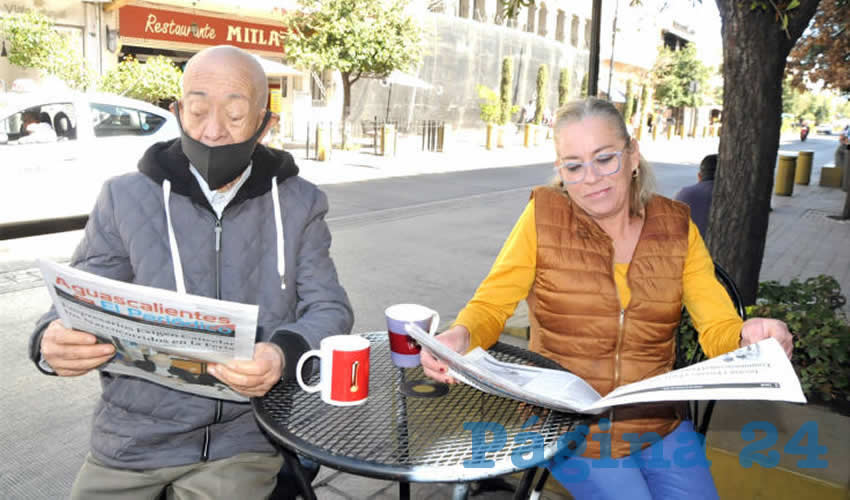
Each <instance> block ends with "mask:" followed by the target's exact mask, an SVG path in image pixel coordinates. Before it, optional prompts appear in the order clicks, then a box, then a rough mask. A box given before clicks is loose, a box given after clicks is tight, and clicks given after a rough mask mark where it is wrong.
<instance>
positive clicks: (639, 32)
mask: <svg viewBox="0 0 850 500" xmlns="http://www.w3.org/2000/svg"><path fill="white" fill-rule="evenodd" d="M617 1H618V2H619V3H620V4H622V5H618V4H616V3H613V4H612V3H608V2H606V4H605V9H604V11H603V15H602V17H601V28H602V30H601V39H600V40H601V44H600V55H601V56H600V79H599V82H598V88H599V90H600V94H603V95H606V96H607V95H608V94H609V93H610V98H611V99H612V100H613V101H615V102H617V101H618V99H619V100H622V96H623V93H624V92H625V82H626V81H628V80H631V81H633V82H634V83H635V88H639V86H640V85H644V84H645V83H646V80H647V75H648V74H649V71H650V70H651V68H652V65H653V64H654V61H655V54H657V50H658V47H659V46H660V45H662V44H663V43H665V40H668V39H674V40H676V39H683V40H687V39H688V37H689V36H690V35H692V31H693V29H692V28H690V27H689V25H687V24H685V23H683V22H682V20H681V19H676V18H673V17H671V16H670V15H665V14H664V13H663V11H662V10H661V9H660V7H659V2H661V0H645V1H644V2H643V3H642V4H641V5H640V6H638V7H631V6H629V5H628V1H627V0H617ZM201 7H202V8H201ZM4 8H5V10H6V11H7V12H9V11H23V10H27V9H37V10H40V11H42V12H44V13H45V14H46V15H47V16H48V17H50V18H51V19H52V20H53V21H54V22H55V23H56V26H57V29H59V30H62V31H63V33H64V34H66V36H69V37H70V38H71V41H72V43H73V45H74V47H76V48H77V50H79V51H80V53H81V54H82V55H83V56H84V57H85V59H86V60H87V61H88V62H89V64H90V66H91V67H92V68H94V69H95V70H96V71H97V72H98V73H100V74H103V73H104V72H106V71H108V70H109V69H111V68H113V67H114V66H115V65H116V64H118V62H119V61H120V60H121V59H122V58H123V57H125V56H128V55H132V56H134V57H136V58H138V59H139V60H140V61H142V62H144V61H145V60H146V58H148V57H151V56H154V55H163V56H167V57H169V58H171V59H172V60H173V61H174V62H175V63H177V64H178V65H182V64H183V63H185V61H186V60H188V58H189V57H191V56H192V54H194V53H196V52H197V51H198V50H201V49H202V48H204V47H208V46H213V45H219V44H232V45H236V46H238V47H241V48H244V49H245V50H248V51H249V52H251V53H253V54H255V55H257V56H259V57H262V58H263V59H265V60H267V61H271V62H273V63H283V62H285V51H286V47H284V46H283V42H282V37H281V33H282V31H283V30H284V29H285V26H283V23H282V21H281V16H282V14H283V13H284V12H285V11H287V10H290V9H295V8H298V5H297V2H296V1H294V0H268V1H265V0H264V1H260V0H242V1H240V2H235V1H228V0H209V1H204V2H203V3H201V2H197V1H192V0H112V1H110V0H83V1H80V0H14V1H11V2H10V3H8V4H7V5H5V6H4ZM409 9H410V13H411V14H412V15H414V16H416V18H417V19H419V20H421V25H422V28H423V44H424V55H423V59H422V62H421V64H420V65H419V67H418V68H411V69H409V70H408V73H410V74H412V75H414V76H416V77H418V78H419V79H420V80H422V81H424V82H426V83H427V85H426V87H427V88H423V87H412V86H406V85H404V84H392V85H388V84H386V82H383V81H381V80H380V79H362V80H360V81H358V82H357V83H356V84H355V85H354V86H353V88H352V99H351V100H352V102H351V122H352V125H353V126H354V127H353V130H355V131H356V130H357V124H358V123H359V122H362V121H366V120H372V119H375V118H377V119H378V120H384V119H389V120H392V121H396V122H398V123H399V127H400V128H402V129H407V130H413V129H414V128H415V124H416V123H417V122H418V121H420V120H442V121H446V122H447V123H450V124H451V125H452V126H454V127H476V126H480V125H481V120H480V117H479V109H480V108H479V98H478V92H477V87H478V86H479V85H484V86H487V87H490V88H493V89H498V86H499V80H500V77H501V64H502V61H503V59H505V58H508V57H509V58H512V59H513V68H514V81H513V83H512V86H511V88H512V99H513V101H514V103H515V104H518V105H520V106H522V105H524V104H526V103H528V102H529V101H530V100H532V99H535V98H536V84H535V82H536V76H537V71H538V68H539V67H540V65H542V64H546V65H547V66H548V69H549V82H548V84H547V86H546V89H545V92H546V102H547V107H548V108H549V110H550V111H553V110H554V109H555V107H556V105H557V99H558V78H559V73H560V71H562V70H566V71H567V72H568V73H569V89H570V90H569V94H570V96H572V97H575V96H578V95H579V94H580V93H581V88H582V80H583V79H584V78H585V75H586V73H587V68H588V59H589V47H590V33H591V1H590V0H579V1H575V0H573V1H570V0H546V1H540V0H537V1H536V2H535V3H534V4H532V5H529V6H522V7H521V8H520V10H519V12H518V14H517V15H516V16H515V17H512V18H508V17H507V16H506V13H505V9H504V6H503V4H502V3H501V1H499V0H414V1H413V2H412V3H411V5H410V6H409ZM615 18H616V23H617V24H616V28H615V26H614V19H615ZM671 37H673V38H671ZM37 77H38V75H37V73H35V72H34V71H33V70H23V69H21V68H17V67H14V66H12V65H10V64H9V63H8V59H7V58H0V80H2V81H3V84H4V87H6V88H8V87H9V86H10V85H11V83H12V82H14V81H15V80H18V79H20V78H33V79H37ZM609 82H610V83H609ZM269 87H270V89H271V91H272V92H271V98H270V106H271V107H272V108H273V109H274V110H275V111H277V112H279V113H281V115H282V122H281V123H282V127H283V130H282V131H283V132H284V133H285V134H288V135H290V136H296V137H297V136H300V135H302V134H303V133H305V132H303V131H306V130H307V122H310V121H325V122H334V123H336V124H338V122H339V117H340V116H341V113H342V85H341V80H340V78H339V75H338V74H336V73H335V72H333V71H327V70H326V71H312V70H300V71H299V72H297V73H294V74H293V73H288V74H285V75H283V74H281V75H276V76H273V77H270V78H269ZM515 119H516V117H515Z"/></svg>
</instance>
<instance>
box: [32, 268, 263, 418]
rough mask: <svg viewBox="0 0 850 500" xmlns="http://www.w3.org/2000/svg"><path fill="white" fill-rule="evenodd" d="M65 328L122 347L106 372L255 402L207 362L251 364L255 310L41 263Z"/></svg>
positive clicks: (255, 323) (206, 395) (249, 306)
mask: <svg viewBox="0 0 850 500" xmlns="http://www.w3.org/2000/svg"><path fill="white" fill-rule="evenodd" d="M38 265H39V268H40V270H41V274H42V277H43V278H44V283H45V285H46V286H47V289H48V292H49V293H50V297H51V299H52V301H53V305H54V306H55V308H56V311H57V313H58V314H59V317H60V318H61V320H62V324H63V325H64V326H65V327H66V328H72V329H74V330H79V331H83V332H88V333H91V334H92V335H94V336H96V337H97V339H98V342H103V343H109V344H112V345H113V346H115V357H113V358H112V359H111V360H110V361H109V362H107V363H106V364H104V365H103V366H101V367H100V368H99V369H100V370H103V371H107V372H110V373H114V374H118V375H128V376H132V377H139V378H143V379H145V380H148V381H151V382H154V383H157V384H161V385H164V386H167V387H170V388H172V389H176V390H180V391H184V392H190V393H193V394H197V395H200V396H205V397H210V398H217V399H228V400H231V401H243V402H244V401H248V398H247V397H245V396H242V395H240V394H238V393H236V392H235V391H233V390H232V389H230V388H229V387H228V386H227V385H225V384H224V383H222V382H221V381H219V380H218V379H217V378H215V377H214V376H212V375H211V374H209V373H208V372H207V364H208V363H210V362H212V363H226V362H227V361H230V360H233V359H251V358H252V357H253V354H254V339H255V335H256V330H257V314H258V310H259V308H258V307H257V306H256V305H247V304H239V303H236V302H227V301H223V300H216V299H211V298H208V297H201V296H196V295H188V294H179V293H177V292H174V291H171V290H163V289H159V288H152V287H146V286H141V285H134V284H131V283H125V282H122V281H116V280H112V279H108V278H103V277H101V276H97V275H94V274H91V273H87V272H85V271H81V270H79V269H74V268H72V267H69V266H66V265H62V264H57V263H54V262H51V261H47V260H39V262H38Z"/></svg>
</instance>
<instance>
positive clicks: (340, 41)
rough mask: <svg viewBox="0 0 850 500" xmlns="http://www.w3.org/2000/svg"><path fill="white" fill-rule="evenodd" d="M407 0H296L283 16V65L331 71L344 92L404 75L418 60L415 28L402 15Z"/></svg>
mask: <svg viewBox="0 0 850 500" xmlns="http://www.w3.org/2000/svg"><path fill="white" fill-rule="evenodd" d="M407 4H408V0H387V1H383V0H298V5H299V8H297V9H292V10H290V11H289V12H288V13H287V14H286V15H284V16H283V24H284V26H287V27H288V28H289V29H288V30H287V31H286V34H285V35H284V37H283V38H284V39H283V42H284V46H285V47H286V57H287V59H288V61H289V62H291V63H294V64H296V65H297V66H301V67H304V68H311V69H335V70H338V71H339V72H340V73H341V74H342V80H343V86H344V87H345V89H346V91H345V96H344V105H343V118H345V117H347V114H348V110H349V102H348V101H349V99H350V95H349V94H350V90H349V89H350V86H351V85H352V84H354V83H355V82H357V80H359V79H360V78H361V76H374V77H384V76H386V75H388V74H390V73H391V72H392V71H393V70H396V69H397V70H402V71H407V70H410V69H411V68H413V67H415V66H416V65H417V64H418V63H419V61H420V59H421V58H422V43H421V40H422V31H421V29H420V27H419V23H417V22H416V20H415V19H414V18H413V17H411V16H409V15H407V14H406V13H405V8H406V7H407Z"/></svg>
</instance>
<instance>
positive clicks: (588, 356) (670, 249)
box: [528, 187, 688, 458]
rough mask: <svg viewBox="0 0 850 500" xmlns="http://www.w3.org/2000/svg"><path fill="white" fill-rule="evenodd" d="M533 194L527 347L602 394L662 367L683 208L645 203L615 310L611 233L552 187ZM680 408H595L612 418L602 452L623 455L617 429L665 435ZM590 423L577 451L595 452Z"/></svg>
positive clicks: (680, 262) (678, 300)
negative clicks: (623, 295)
mask: <svg viewBox="0 0 850 500" xmlns="http://www.w3.org/2000/svg"><path fill="white" fill-rule="evenodd" d="M532 198H534V205H535V219H536V227H537V271H536V275H535V278H534V285H533V286H532V288H531V291H530V293H529V296H528V306H529V311H530V315H529V316H530V321H531V341H530V343H529V347H530V349H531V350H532V351H535V352H539V353H541V354H543V355H544V356H546V357H548V358H551V359H553V360H555V361H557V362H558V363H560V364H561V366H563V367H564V368H566V369H568V370H570V371H571V372H572V373H574V374H576V375H578V376H579V377H581V378H583V379H584V380H586V381H587V382H588V383H589V384H590V385H592V386H593V388H594V389H596V391H597V392H599V393H600V394H602V395H603V396H604V395H606V394H608V393H609V392H611V390H613V389H614V388H615V387H618V386H620V385H624V384H629V383H631V382H635V381H638V380H642V379H645V378H648V377H652V376H654V375H658V374H660V373H664V372H668V371H670V370H671V369H672V367H673V362H674V360H675V338H674V330H675V328H676V326H677V325H678V324H679V320H680V317H681V312H682V272H683V269H684V266H685V257H686V256H687V253H688V208H687V206H685V205H683V204H681V203H678V202H674V201H672V200H670V199H668V198H664V197H661V196H653V197H652V199H651V200H650V201H649V203H648V204H647V206H646V209H645V211H646V217H645V220H644V226H643V230H642V232H641V235H640V239H639V240H638V244H637V247H636V248H635V252H634V256H633V257H632V261H631V264H630V265H629V272H628V284H629V288H630V289H631V301H630V302H629V304H628V306H627V307H626V309H625V310H622V309H621V307H620V301H619V298H618V294H617V287H616V284H615V282H614V245H613V242H612V240H611V238H610V237H609V236H608V235H607V234H606V233H605V232H604V231H603V230H602V229H601V228H600V227H599V226H598V225H597V224H596V222H595V221H594V220H593V219H592V218H591V217H590V216H589V215H588V214H587V213H586V212H585V211H584V210H582V209H581V208H579V207H578V206H577V205H575V204H574V203H573V202H572V201H571V200H570V199H569V198H568V197H567V196H566V195H565V194H564V193H563V192H561V191H560V190H559V189H556V188H552V187H539V188H536V189H535V190H534V191H533V193H532ZM681 406H682V405H681V404H679V403H660V404H643V405H632V406H621V407H616V408H615V409H614V410H613V411H609V412H606V413H605V414H603V415H601V416H600V417H601V418H607V419H609V420H610V421H611V425H610V427H609V428H607V429H606V430H607V433H608V434H610V441H611V455H610V456H611V457H613V458H620V457H623V456H626V455H629V453H630V444H629V442H627V441H625V440H624V439H623V434H625V433H639V434H642V433H646V432H656V433H658V435H659V436H661V437H663V436H665V435H667V434H669V433H670V432H671V431H672V430H673V429H675V428H676V426H677V425H678V424H679V421H680V420H681V416H682V412H681V411H680V410H679V409H680V408H681ZM596 422H597V420H594V423H593V425H591V427H590V435H589V436H588V439H587V441H586V443H587V448H586V451H585V452H584V454H583V455H584V456H586V457H591V458H599V457H600V446H601V445H600V442H601V441H600V440H602V441H604V440H605V439H606V437H607V436H604V435H603V436H599V435H596V436H594V434H596V433H599V432H601V430H600V428H599V425H598V424H597V423H596ZM646 446H648V443H645V444H644V445H643V447H646ZM606 455H608V454H607V453H606Z"/></svg>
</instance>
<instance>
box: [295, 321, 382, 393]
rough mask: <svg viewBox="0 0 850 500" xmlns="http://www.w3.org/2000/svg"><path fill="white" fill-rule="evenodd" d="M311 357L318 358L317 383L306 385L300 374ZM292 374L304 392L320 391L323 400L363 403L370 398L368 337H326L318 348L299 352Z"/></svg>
mask: <svg viewBox="0 0 850 500" xmlns="http://www.w3.org/2000/svg"><path fill="white" fill-rule="evenodd" d="M312 357H318V358H319V359H320V360H321V362H320V365H319V370H320V372H319V383H318V384H316V385H307V384H306V383H304V379H303V378H302V377H301V369H302V368H303V367H304V363H305V362H306V361H307V360H308V359H310V358H312ZM295 376H296V379H297V380H298V385H300V386H301V388H302V389H304V390H305V391H307V392H319V391H321V396H322V401H324V402H325V403H328V404H331V405H336V406H351V405H359V404H361V403H364V402H365V401H366V399H367V398H368V397H369V340H368V339H366V338H365V337H361V336H359V335H333V336H331V337H325V338H324V339H322V341H321V342H320V343H319V349H314V350H312V351H307V352H305V353H304V354H303V355H301V359H299V360H298V365H297V367H296V368H295Z"/></svg>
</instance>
